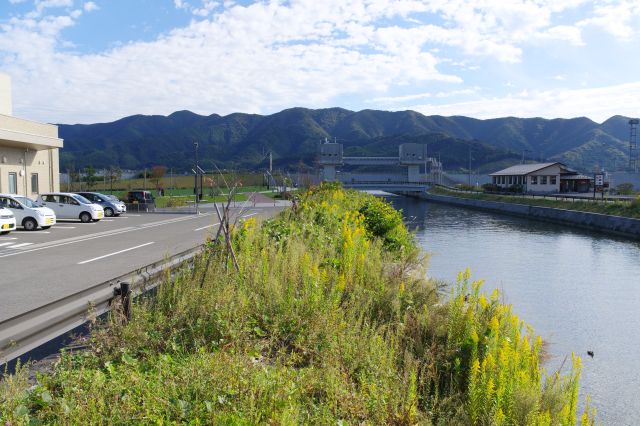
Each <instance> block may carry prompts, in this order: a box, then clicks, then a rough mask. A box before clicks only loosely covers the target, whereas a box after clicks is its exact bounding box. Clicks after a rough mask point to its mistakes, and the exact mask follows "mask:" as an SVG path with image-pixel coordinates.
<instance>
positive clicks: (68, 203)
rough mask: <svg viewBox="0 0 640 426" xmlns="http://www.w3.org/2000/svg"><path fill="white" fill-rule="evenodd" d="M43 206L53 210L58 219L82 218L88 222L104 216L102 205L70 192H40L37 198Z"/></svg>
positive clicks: (81, 219) (84, 221) (82, 220)
mask: <svg viewBox="0 0 640 426" xmlns="http://www.w3.org/2000/svg"><path fill="white" fill-rule="evenodd" d="M37 202H38V204H39V205H41V206H43V207H49V208H50V209H51V210H53V211H54V212H55V214H56V216H57V218H58V219H80V221H81V222H83V223H87V222H91V221H92V220H93V221H94V222H97V221H99V220H100V219H102V218H103V217H104V210H103V209H102V206H100V205H98V204H93V203H92V202H91V201H89V200H87V199H86V198H84V197H83V196H82V195H78V194H71V193H69V192H48V193H45V194H40V196H38V200H37Z"/></svg>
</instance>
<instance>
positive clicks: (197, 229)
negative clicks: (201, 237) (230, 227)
mask: <svg viewBox="0 0 640 426" xmlns="http://www.w3.org/2000/svg"><path fill="white" fill-rule="evenodd" d="M216 225H220V224H219V223H214V224H213V225H207V226H203V227H202V228H196V229H194V231H202V230H203V229H207V228H212V227H214V226H216Z"/></svg>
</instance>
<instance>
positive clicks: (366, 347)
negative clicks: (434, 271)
mask: <svg viewBox="0 0 640 426" xmlns="http://www.w3.org/2000/svg"><path fill="white" fill-rule="evenodd" d="M233 244H234V247H235V250H236V253H237V256H238V263H239V272H236V271H235V269H234V268H233V267H232V264H231V263H230V259H229V258H228V256H227V255H226V253H224V252H223V251H222V250H219V249H217V247H219V246H217V245H216V244H214V243H212V245H211V249H210V250H208V251H207V253H206V255H204V256H203V257H202V258H201V259H199V261H197V262H196V263H195V265H194V267H193V269H185V270H184V272H183V273H182V274H181V275H180V276H179V277H177V278H174V279H172V280H167V282H166V283H164V284H163V285H162V286H161V287H160V288H159V290H158V293H157V295H156V297H155V298H154V299H153V300H150V299H144V300H141V301H139V302H138V303H136V304H135V305H134V307H133V319H132V320H131V321H130V322H129V323H128V324H124V323H123V321H122V318H121V316H120V315H118V314H117V313H116V314H114V315H112V316H111V318H110V320H109V321H108V323H107V324H104V325H96V327H95V330H94V333H93V336H92V340H91V343H90V345H89V349H88V350H87V351H84V352H80V353H75V354H65V355H64V356H63V357H62V359H61V361H60V363H59V364H58V365H57V366H56V367H55V370H54V371H53V373H51V374H48V375H40V376H39V377H38V383H37V384H36V385H35V386H33V387H29V385H28V383H27V377H26V373H25V371H24V370H20V371H19V372H18V373H17V374H16V375H14V376H11V377H8V378H6V379H5V380H4V381H3V382H1V383H0V419H1V420H2V421H3V422H8V423H9V424H11V425H14V424H29V423H38V422H40V423H46V424H48V423H65V424H66V423H71V424H96V423H101V424H102V423H107V424H132V423H133V424H150V423H154V424H156V423H174V422H175V423H192V424H202V423H207V424H210V423H213V424H264V423H268V424H306V423H312V424H336V423H337V424H464V425H466V424H513V425H515V424H517V425H521V424H541V425H551V424H553V425H556V424H562V425H573V424H575V421H576V405H577V383H578V378H579V375H580V360H579V358H577V357H576V358H574V359H573V360H572V363H571V366H570V367H569V370H568V371H567V372H566V374H564V375H560V374H552V375H550V376H547V375H546V373H545V372H544V370H543V369H542V368H541V365H540V352H541V339H540V338H539V337H538V336H536V335H535V334H534V333H533V331H532V330H531V329H530V328H529V327H527V326H526V325H524V323H523V322H522V321H521V320H520V319H519V318H518V317H517V316H516V315H515V314H513V313H512V312H511V309H510V307H509V306H507V305H504V304H501V303H500V301H499V296H498V294H497V293H493V294H492V295H491V296H490V297H486V296H485V295H484V294H482V293H481V291H480V288H481V285H482V283H481V282H471V278H470V274H469V272H468V271H466V272H464V273H461V274H460V275H459V278H458V283H457V284H456V285H455V286H454V287H453V288H452V289H451V290H450V295H449V296H448V297H445V295H443V294H442V293H441V290H442V288H441V286H440V285H438V283H435V282H433V281H430V280H427V279H425V278H424V277H425V274H424V270H423V269H422V267H421V265H422V261H421V257H420V253H419V250H418V248H417V246H416V244H415V242H414V241H413V238H412V236H411V234H409V232H408V231H407V229H406V228H405V227H404V225H403V223H402V217H401V216H400V214H399V212H397V211H395V210H394V209H393V208H392V207H391V206H389V205H388V204H386V203H385V202H383V201H381V200H380V199H377V198H374V197H372V196H370V195H366V194H363V193H358V192H353V191H343V190H342V189H340V188H337V187H332V186H323V187H322V188H317V189H312V190H310V191H308V192H307V193H305V194H303V195H302V196H301V197H300V201H299V203H298V204H297V207H295V208H292V209H290V210H287V211H285V212H284V213H283V214H281V215H280V216H278V217H277V218H275V219H272V220H268V221H266V222H265V223H264V224H262V225H260V224H258V223H256V221H255V220H253V219H248V220H247V221H245V222H244V223H242V224H240V225H239V226H237V227H235V229H234V233H233ZM582 420H583V422H584V424H591V422H592V414H591V413H586V414H585V415H584V417H583V419H582Z"/></svg>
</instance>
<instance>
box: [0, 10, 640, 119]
mask: <svg viewBox="0 0 640 426" xmlns="http://www.w3.org/2000/svg"><path fill="white" fill-rule="evenodd" d="M636 2H637V0H636ZM622 3H624V4H627V3H629V2H624V1H623V2H622ZM584 4H589V2H586V1H585V0H569V1H562V2H558V1H554V0H513V1H509V2H505V1H503V0H483V1H482V2H469V1H465V0H432V1H429V2H425V1H421V0H420V1H419V0H351V1H346V0H323V1H317V0H291V1H289V2H282V1H277V0H271V1H256V2H254V3H252V4H249V5H246V6H243V5H238V4H237V3H235V2H233V1H229V0H226V1H211V0H199V1H198V2H196V1H195V0H192V1H189V2H187V1H185V0H174V5H175V7H176V8H178V9H184V10H188V11H190V12H191V13H193V14H194V19H193V21H192V22H191V23H190V24H189V25H188V26H187V27H185V28H177V29H175V30H173V31H171V32H169V33H166V34H163V35H161V36H160V37H158V38H157V39H156V40H154V41H150V42H135V41H132V42H129V43H124V44H117V43H114V44H113V45H115V46H117V47H115V48H112V49H110V50H107V51H103V52H100V53H98V54H78V53H76V52H70V51H68V50H65V49H64V47H65V46H69V45H70V44H69V43H68V42H67V41H66V40H64V37H63V36H62V35H63V30H64V29H65V28H68V27H69V26H72V25H74V24H75V20H76V19H79V18H80V14H79V13H78V11H79V10H77V11H71V10H70V8H71V7H72V5H73V0H37V1H36V3H35V10H34V12H33V13H29V14H27V15H25V16H23V17H19V18H11V19H9V20H8V21H6V22H4V23H1V24H0V66H1V67H2V68H3V70H4V71H5V72H8V73H10V74H12V76H13V80H14V89H15V92H16V93H15V96H14V98H15V99H16V106H15V110H16V111H17V112H19V113H22V112H24V114H25V116H27V117H29V118H35V119H40V120H44V121H50V122H92V121H98V120H99V121H105V120H111V119H117V118H119V117H122V116H125V115H129V114H135V113H147V114H158V113H162V114H168V113H171V112H173V111H175V110H178V109H185V108H186V109H191V110H193V111H196V112H200V113H203V114H210V113H212V112H217V113H222V114H224V113H230V112H234V111H245V112H258V113H264V112H272V111H274V110H277V109H280V108H286V107H290V106H293V105H302V106H309V107H321V106H333V104H334V102H335V100H336V99H337V98H339V97H346V96H354V97H357V96H360V97H365V96H366V97H367V98H368V99H373V100H374V101H375V100H377V101H379V102H388V103H394V104H395V105H397V104H398V103H406V102H411V101H416V100H419V99H424V98H429V97H431V98H430V99H433V100H436V101H438V100H441V99H444V98H447V97H452V96H469V95H474V96H475V97H476V98H477V97H478V96H479V95H478V94H477V90H476V89H474V88H468V87H464V86H463V84H464V82H463V80H462V78H461V77H460V76H459V75H456V74H454V73H452V72H451V73H450V72H447V71H443V69H445V66H446V65H448V66H449V68H451V66H452V65H454V64H459V65H456V66H458V68H456V71H457V72H466V73H471V72H472V71H474V70H477V69H478V65H473V66H468V65H467V64H468V63H477V61H478V60H479V59H478V58H489V59H493V60H494V61H492V62H493V63H495V62H498V63H502V66H505V67H508V66H509V65H504V64H512V63H517V62H519V61H521V60H522V59H523V52H525V49H526V48H527V46H529V45H530V44H532V43H535V44H537V45H540V44H541V43H543V44H544V43H554V42H556V41H562V42H564V43H568V44H570V45H572V46H580V45H583V44H584V41H583V39H582V30H583V29H584V28H585V27H587V26H595V27H597V28H605V30H607V29H606V28H608V27H607V26H606V25H605V18H604V17H608V16H609V15H607V13H608V12H607V10H608V9H607V5H609V3H602V4H600V3H599V4H598V5H597V7H596V8H595V11H594V12H593V16H590V17H589V18H587V19H583V20H582V21H581V23H580V24H579V25H578V24H575V23H571V22H568V23H563V25H557V23H556V22H555V21H554V16H555V15H556V14H562V13H564V12H566V11H568V10H569V9H572V8H575V7H577V6H580V5H584ZM63 7H64V8H66V14H63V15H61V16H54V15H53V13H52V12H51V13H50V14H48V15H47V14H44V11H45V9H52V8H63ZM104 7H106V6H104ZM625 7H626V6H625ZM628 7H631V6H628ZM96 8H97V5H96V4H95V2H92V1H90V2H85V3H83V9H84V11H87V12H89V11H91V10H95V9H96ZM630 10H635V9H633V7H631V9H630ZM634 13H635V12H634ZM43 15H44V16H43ZM200 15H201V16H203V18H200V17H199V16H200ZM429 15H437V16H438V17H439V20H438V21H437V24H436V23H434V22H435V21H432V22H427V21H426V20H425V19H424V16H429ZM589 19H591V21H589ZM607 19H609V18H607ZM390 22H393V24H390ZM606 22H607V23H608V22H609V21H606ZM625 22H630V21H625ZM607 31H608V30H607ZM622 34H626V33H625V32H623V33H622ZM454 53H455V54H454ZM452 56H453V57H456V60H455V61H454V60H453V59H452ZM461 58H462V59H461ZM488 62H489V61H488ZM488 68H489V67H486V66H485V64H484V63H483V68H482V69H483V71H484V70H485V69H487V71H486V72H491V71H489V70H488ZM464 75H467V74H464ZM545 75H547V76H548V75H550V73H547V74H545ZM551 75H552V74H551ZM508 77H511V76H508ZM513 79H514V80H516V81H518V82H519V87H522V86H521V84H520V81H521V80H520V79H517V78H513ZM504 81H509V79H507V78H505V79H504ZM436 83H438V85H436ZM449 84H453V85H455V87H452V88H451V90H449V89H447V85H449ZM499 84H500V82H496V85H499ZM507 84H510V83H507ZM443 85H444V86H443ZM398 86H403V93H407V90H406V89H407V87H419V89H416V91H418V92H419V93H416V94H407V95H405V96H393V93H394V89H395V88H397V87H398ZM461 86H462V87H461ZM550 93H551V92H545V91H537V92H535V91H532V92H529V93H528V94H526V95H525V94H518V95H511V96H508V97H503V98H497V99H494V98H487V99H478V100H474V101H473V102H466V103H450V104H448V105H445V106H443V107H442V108H450V109H451V110H455V111H456V113H461V114H465V113H466V114H470V115H473V114H475V113H477V114H493V113H492V112H491V111H494V110H495V111H502V112H505V111H507V110H508V109H509V108H507V106H512V107H513V108H515V109H516V110H517V111H523V112H524V113H527V114H533V115H535V114H536V113H534V112H533V110H532V109H528V108H529V106H536V105H538V106H541V105H543V104H544V102H543V101H544V100H545V99H548V98H553V99H556V98H554V96H555V95H552V94H550ZM554 93H555V92H554ZM382 95H385V96H382ZM556 100H557V101H558V106H557V107H558V108H559V107H560V106H561V105H566V104H568V103H569V101H568V100H562V99H560V100H558V99H556ZM44 105H46V106H44ZM608 105H609V106H612V105H611V104H610V103H608ZM578 106H579V107H582V108H585V105H578ZM421 107H422V108H426V109H428V108H441V107H440V106H437V105H429V104H427V105H422V106H421ZM464 107H468V108H469V109H470V110H469V111H466V112H465V111H463V110H462V109H463V108H464ZM545 108H546V105H545ZM517 111H516V112H517ZM541 111H544V112H545V113H547V112H549V111H559V110H558V109H556V110H554V109H553V108H550V109H549V108H546V109H542V110H541ZM516 112H513V114H515V113H516ZM565 113H568V114H570V115H572V113H571V112H570V111H569V109H567V111H565ZM538 114H539V113H538Z"/></svg>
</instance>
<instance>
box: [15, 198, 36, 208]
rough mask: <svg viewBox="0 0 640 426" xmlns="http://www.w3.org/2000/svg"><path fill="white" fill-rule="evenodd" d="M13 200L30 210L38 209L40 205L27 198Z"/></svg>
mask: <svg viewBox="0 0 640 426" xmlns="http://www.w3.org/2000/svg"><path fill="white" fill-rule="evenodd" d="M13 198H14V199H15V200H16V201H18V202H19V203H20V204H22V205H23V206H27V207H29V208H30V209H32V208H34V207H38V204H37V203H36V202H35V201H33V200H32V199H31V198H27V197H13Z"/></svg>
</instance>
